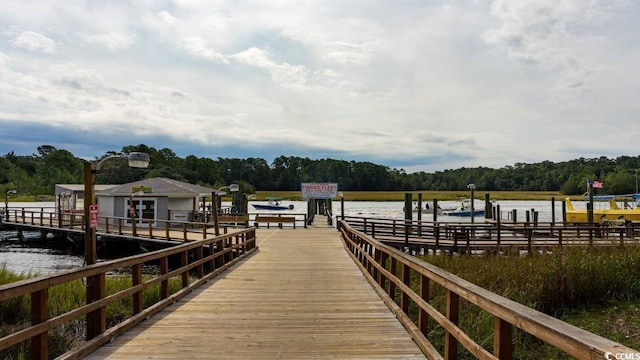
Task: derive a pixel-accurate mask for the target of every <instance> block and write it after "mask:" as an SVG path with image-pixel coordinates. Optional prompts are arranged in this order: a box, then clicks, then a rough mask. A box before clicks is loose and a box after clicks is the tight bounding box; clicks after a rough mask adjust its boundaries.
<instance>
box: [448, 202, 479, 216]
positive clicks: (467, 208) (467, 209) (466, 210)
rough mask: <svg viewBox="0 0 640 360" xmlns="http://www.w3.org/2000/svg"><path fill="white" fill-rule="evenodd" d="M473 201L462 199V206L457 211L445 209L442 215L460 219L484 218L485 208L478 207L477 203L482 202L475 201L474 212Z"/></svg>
mask: <svg viewBox="0 0 640 360" xmlns="http://www.w3.org/2000/svg"><path fill="white" fill-rule="evenodd" d="M471 201H472V200H471V199H467V198H462V199H460V206H458V207H456V208H455V209H445V210H442V214H443V215H446V216H460V217H471V216H474V217H475V216H483V215H484V207H481V206H476V203H478V202H480V201H475V200H474V201H473V211H471V208H472V206H471Z"/></svg>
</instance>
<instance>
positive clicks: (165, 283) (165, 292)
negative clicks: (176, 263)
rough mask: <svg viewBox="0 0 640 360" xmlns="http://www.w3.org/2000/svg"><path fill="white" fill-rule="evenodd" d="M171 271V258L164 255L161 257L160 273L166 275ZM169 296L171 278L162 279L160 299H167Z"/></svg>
mask: <svg viewBox="0 0 640 360" xmlns="http://www.w3.org/2000/svg"><path fill="white" fill-rule="evenodd" d="M168 272H169V259H168V258H167V257H166V256H164V257H162V258H161V259H160V275H165V274H167V273H168ZM168 297H169V280H162V282H161V283H160V299H166V298H168Z"/></svg>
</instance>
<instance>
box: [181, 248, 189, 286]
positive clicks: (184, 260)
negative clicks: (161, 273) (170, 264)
mask: <svg viewBox="0 0 640 360" xmlns="http://www.w3.org/2000/svg"><path fill="white" fill-rule="evenodd" d="M187 265H189V254H187V251H186V250H185V251H183V252H181V253H180V266H181V267H182V269H181V270H182V273H181V275H182V287H183V288H186V287H187V286H189V272H188V271H186V270H185V269H184V268H186V267H187Z"/></svg>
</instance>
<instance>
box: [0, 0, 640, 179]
mask: <svg viewBox="0 0 640 360" xmlns="http://www.w3.org/2000/svg"><path fill="white" fill-rule="evenodd" d="M639 18H640V2H638V1H635V0H602V1H599V0H494V1H490V0H475V1H474V0H450V1H446V0H415V1H413V0H403V1H402V0H399V1H371V0H353V1H352V0H317V1H298V0H284V1H278V0H270V1H257V0H244V1H242V0H240V1H213V0H199V1H198V0H172V1H171V0H164V1H162V0H159V1H151V0H131V1H124V0H123V1H98V0H95V1H89V0H87V1H64V0H61V1H38V0H33V1H24V0H15V1H14V0H3V1H2V11H0V153H1V154H2V155H4V154H6V153H8V152H11V151H14V152H15V153H17V154H19V155H29V154H32V153H35V152H36V148H37V147H38V146H39V145H43V144H47V145H53V146H55V147H57V148H59V149H66V150H69V151H71V152H72V153H73V154H74V155H76V156H79V157H83V158H87V159H92V158H95V157H96V156H100V155H102V154H104V153H105V152H106V151H109V150H120V149H121V148H122V146H125V145H135V144H146V145H148V146H152V147H155V148H157V149H161V148H165V147H166V148H170V149H172V150H173V151H174V152H175V153H176V154H177V155H178V156H180V157H185V156H187V155H196V156H203V157H210V158H213V159H216V158H218V157H230V158H248V157H257V158H263V159H265V160H267V161H268V162H271V161H272V160H273V159H274V158H275V157H277V156H280V155H285V156H300V157H309V158H312V159H323V158H332V159H343V160H348V161H351V160H355V161H370V162H373V163H376V164H381V165H386V166H389V167H391V168H397V169H405V170H406V171H407V172H414V171H427V172H434V171H440V170H445V169H456V168H460V167H463V166H464V167H475V166H487V167H494V168H499V167H503V166H507V165H513V164H515V163H518V162H524V163H532V162H540V161H545V160H550V161H566V160H571V159H576V158H579V157H586V158H593V157H600V156H607V157H611V158H615V157H617V156H620V155H629V156H638V155H639V153H640V151H638V147H639V146H638V144H639V137H638V134H639V130H640V70H639V69H638V66H639V64H640V24H639V23H638V21H637V19H639Z"/></svg>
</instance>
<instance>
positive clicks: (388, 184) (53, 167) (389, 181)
mask: <svg viewBox="0 0 640 360" xmlns="http://www.w3.org/2000/svg"><path fill="white" fill-rule="evenodd" d="M131 151H141V152H146V153H148V154H149V156H150V158H151V162H150V164H149V168H147V169H131V168H129V167H128V166H127V163H126V161H107V162H105V163H104V165H103V166H102V168H101V170H100V175H99V176H98V177H97V180H96V183H97V184H123V183H127V182H132V181H137V180H141V179H144V178H152V177H166V178H170V179H175V180H180V181H184V182H188V183H192V184H198V185H202V186H207V187H211V188H219V187H221V186H224V185H228V184H230V183H238V184H240V186H241V187H242V189H243V191H244V192H245V193H252V192H254V191H255V190H265V191H298V190H300V183H303V182H331V183H337V184H338V188H339V189H340V190H342V191H430V190H434V191H447V190H453V191H461V190H462V191H465V190H466V189H467V185H468V184H472V183H473V184H475V186H476V189H478V190H482V191H559V192H561V193H563V194H566V195H575V194H582V193H584V192H585V190H586V181H587V180H599V181H601V182H602V183H603V184H604V189H603V191H602V193H608V194H626V193H633V192H636V191H637V186H638V169H640V156H636V157H632V156H620V157H618V158H615V159H609V158H607V157H599V158H590V159H588V158H579V159H575V160H571V161H566V162H559V163H554V162H551V161H543V162H540V163H533V164H527V163H516V164H514V165H512V166H505V167H502V168H499V169H493V168H488V167H475V168H460V169H451V170H444V171H436V172H434V173H426V172H423V171H421V172H415V173H407V172H406V171H405V170H403V169H395V168H389V167H387V166H384V165H378V164H374V163H371V162H357V161H347V160H336V159H318V160H312V159H309V158H302V157H297V156H284V155H282V156H279V157H277V158H275V159H274V160H273V162H272V163H268V162H267V161H266V160H264V159H261V158H247V159H239V158H221V157H218V158H217V159H215V160H214V159H211V158H207V157H197V156H194V155H189V156H186V157H184V158H181V157H179V156H177V155H176V154H175V153H174V152H173V151H172V150H171V149H168V148H162V149H155V148H153V147H149V146H147V145H144V144H140V145H128V146H124V147H123V148H122V149H121V151H111V152H108V153H106V154H104V155H103V156H102V157H100V158H96V159H94V160H95V161H98V160H100V159H102V158H104V157H106V156H109V155H113V154H117V153H128V152H131ZM83 162H84V160H82V159H80V158H78V157H76V156H74V155H73V154H72V153H71V152H69V151H68V150H64V149H57V148H55V147H53V146H51V145H42V146H39V147H38V148H37V153H34V154H32V155H16V154H15V153H14V152H10V153H7V154H5V155H4V156H2V157H1V158H0V187H3V188H4V189H5V191H8V190H12V189H17V190H18V191H19V192H20V193H23V194H31V195H49V194H53V193H54V185H55V184H80V183H82V182H83Z"/></svg>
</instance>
